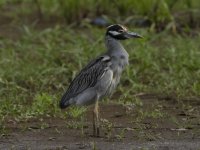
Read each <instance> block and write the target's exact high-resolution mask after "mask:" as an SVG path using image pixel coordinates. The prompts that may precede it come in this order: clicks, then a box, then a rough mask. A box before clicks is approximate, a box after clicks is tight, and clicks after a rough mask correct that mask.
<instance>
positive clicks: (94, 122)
mask: <svg viewBox="0 0 200 150" xmlns="http://www.w3.org/2000/svg"><path fill="white" fill-rule="evenodd" d="M95 117H96V115H95V108H94V111H93V136H96V118H95Z"/></svg>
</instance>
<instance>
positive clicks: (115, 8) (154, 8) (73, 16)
mask: <svg viewBox="0 0 200 150" xmlns="http://www.w3.org/2000/svg"><path fill="white" fill-rule="evenodd" d="M0 7H2V8H3V9H5V10H7V9H8V8H9V9H10V10H12V11H13V12H14V13H8V14H7V16H9V15H11V16H12V17H13V16H14V17H15V18H16V19H17V20H19V18H21V16H24V15H25V16H29V15H31V16H33V17H31V18H34V16H37V17H36V20H35V21H36V22H37V21H38V20H40V19H50V18H51V17H52V18H53V19H52V18H51V19H50V20H57V18H60V19H61V18H63V19H64V20H65V21H66V22H68V23H73V24H77V23H80V22H82V21H83V20H84V19H86V20H85V21H87V20H88V19H91V18H95V17H96V16H103V17H104V18H105V19H106V20H107V21H108V22H109V23H113V22H121V23H122V22H123V24H137V25H142V26H145V24H146V23H147V22H149V23H150V25H151V27H152V28H154V27H156V28H157V29H158V30H162V29H163V28H165V27H166V28H170V29H172V30H173V31H174V32H176V28H180V27H185V28H187V27H199V25H200V22H199V19H200V17H199V16H200V15H199V13H200V10H199V8H200V1H199V0H140V1H139V2H138V0H113V1H109V0H84V1H79V0H50V1H49V0H0ZM27 7H28V8H29V9H27ZM16 8H17V9H16ZM145 21H147V22H146V23H145ZM83 22H84V21H83ZM149 23H147V24H149Z"/></svg>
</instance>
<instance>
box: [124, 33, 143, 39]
mask: <svg viewBox="0 0 200 150" xmlns="http://www.w3.org/2000/svg"><path fill="white" fill-rule="evenodd" d="M124 34H125V37H126V38H143V37H142V36H141V35H139V34H137V33H135V32H125V33H124Z"/></svg>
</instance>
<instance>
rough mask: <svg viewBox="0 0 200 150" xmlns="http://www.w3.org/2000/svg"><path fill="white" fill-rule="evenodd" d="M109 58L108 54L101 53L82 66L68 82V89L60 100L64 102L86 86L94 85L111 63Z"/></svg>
mask: <svg viewBox="0 0 200 150" xmlns="http://www.w3.org/2000/svg"><path fill="white" fill-rule="evenodd" d="M110 60H111V58H110V57H109V56H107V55H103V56H101V57H98V58H97V59H95V60H93V61H91V62H90V63H89V64H88V65H87V66H86V67H84V68H83V69H82V70H81V71H80V73H79V74H78V75H77V76H76V77H75V78H74V80H73V81H72V83H71V84H70V86H69V88H68V90H67V91H66V93H65V94H64V95H63V97H62V99H61V102H62V101H63V102H66V101H68V100H69V99H70V98H72V97H74V96H76V95H78V94H79V93H81V92H83V91H84V90H86V89H87V88H90V87H94V86H95V85H96V83H97V81H98V80H99V79H100V78H101V77H102V76H103V74H104V73H105V72H106V70H107V69H108V68H109V66H110V65H111V62H110Z"/></svg>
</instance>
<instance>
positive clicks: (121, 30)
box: [106, 24, 142, 40]
mask: <svg viewBox="0 0 200 150" xmlns="http://www.w3.org/2000/svg"><path fill="white" fill-rule="evenodd" d="M106 35H109V36H111V37H113V38H115V39H117V40H126V39H129V38H142V36H141V35H139V34H137V33H135V32H129V31H128V30H127V28H125V27H124V26H122V25H119V24H114V25H110V26H108V27H107V32H106Z"/></svg>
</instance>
